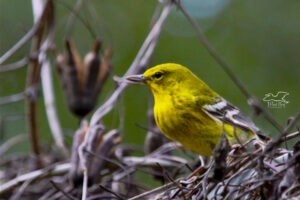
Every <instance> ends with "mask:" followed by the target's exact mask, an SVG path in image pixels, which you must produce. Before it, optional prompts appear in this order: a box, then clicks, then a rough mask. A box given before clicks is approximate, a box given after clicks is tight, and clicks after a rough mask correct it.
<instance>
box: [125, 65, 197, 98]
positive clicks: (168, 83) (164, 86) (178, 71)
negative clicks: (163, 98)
mask: <svg viewBox="0 0 300 200" xmlns="http://www.w3.org/2000/svg"><path fill="white" fill-rule="evenodd" d="M194 78H195V75H194V74H193V73H192V72H191V71H190V70H189V69H187V68H186V67H183V66H182V65H179V64H175V63H167V64H161V65H157V66H155V67H152V68H150V69H148V70H147V71H145V72H144V74H140V75H131V76H128V77H126V79H127V80H129V81H130V82H133V83H144V84H146V85H147V86H149V87H150V89H151V90H152V92H153V93H154V94H158V93H166V92H171V91H173V90H174V89H176V88H178V86H179V84H180V85H181V86H183V85H189V83H188V82H190V81H191V80H193V79H194Z"/></svg>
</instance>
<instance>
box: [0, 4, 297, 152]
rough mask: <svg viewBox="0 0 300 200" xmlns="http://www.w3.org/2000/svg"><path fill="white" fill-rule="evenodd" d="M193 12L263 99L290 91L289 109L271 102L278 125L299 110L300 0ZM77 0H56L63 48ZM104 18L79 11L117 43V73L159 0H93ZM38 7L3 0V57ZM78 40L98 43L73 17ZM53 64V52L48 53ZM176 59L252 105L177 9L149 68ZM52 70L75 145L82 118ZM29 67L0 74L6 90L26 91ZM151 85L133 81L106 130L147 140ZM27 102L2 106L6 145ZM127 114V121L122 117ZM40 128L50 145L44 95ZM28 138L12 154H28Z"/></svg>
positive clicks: (200, 7) (202, 7)
mask: <svg viewBox="0 0 300 200" xmlns="http://www.w3.org/2000/svg"><path fill="white" fill-rule="evenodd" d="M182 2H183V3H184V5H185V6H186V8H187V10H188V11H189V12H190V13H191V14H192V16H193V17H194V18H195V19H196V20H197V22H198V23H199V25H200V27H202V28H203V30H204V31H205V34H206V36H207V38H208V39H209V41H210V42H211V43H212V45H213V46H214V47H215V48H216V50H217V52H218V53H219V54H220V55H221V57H222V58H223V59H224V60H226V62H227V63H228V64H229V65H230V66H231V68H232V70H233V71H234V72H235V73H236V75H238V76H239V78H240V79H241V80H242V82H243V83H244V84H245V85H246V86H247V88H248V89H249V90H250V91H251V93H252V94H254V95H255V96H257V97H258V98H259V99H263V97H264V95H265V94H266V93H270V92H271V93H275V94H276V93H277V92H278V91H285V92H289V93H290V95H289V96H288V97H287V100H288V101H289V102H290V103H289V104H287V105H286V106H285V108H280V109H274V108H273V109H270V108H268V107H267V104H265V105H264V106H265V108H266V109H267V110H268V111H269V112H270V113H271V114H272V115H273V117H274V118H276V119H277V120H278V121H279V122H280V124H282V125H285V124H286V121H287V119H288V118H289V117H290V116H292V115H294V114H295V113H296V112H297V111H298V109H299V107H300V92H299V86H300V67H299V66H300V59H299V52H300V24H299V19H300V12H299V10H300V1H298V0H289V1H282V0H273V1H267V0H252V1H238V0H231V1H230V0H215V1H210V0H199V1H196V0H185V1H184V0H182ZM75 3H76V1H74V0H72V1H70V0H57V1H55V5H56V12H57V13H56V20H57V21H56V31H57V34H56V37H55V44H56V45H57V46H58V47H59V49H60V51H61V52H62V51H63V48H62V47H63V44H64V35H65V28H66V22H67V19H68V17H69V15H70V9H69V8H71V7H73V6H74V4H75ZM91 3H92V5H93V7H94V9H95V10H96V11H97V13H98V15H99V18H100V21H97V20H96V19H95V18H94V17H93V16H92V15H91V14H90V12H89V10H88V9H87V7H85V6H84V7H83V8H82V10H81V11H80V15H81V16H82V18H84V19H86V20H87V21H88V22H89V23H90V24H91V25H92V29H93V30H94V31H95V32H96V33H97V34H98V35H101V38H102V39H103V41H104V46H105V47H107V46H108V45H109V44H110V43H111V44H112V45H113V49H114V55H113V59H112V63H113V66H114V68H113V74H112V76H113V75H116V76H122V75H123V74H124V73H125V71H126V70H127V68H128V67H129V66H130V64H131V62H132V61H133V59H134V58H135V56H136V54H137V52H138V50H139V48H140V46H141V44H142V43H143V41H144V39H145V37H146V35H147V33H148V32H149V25H150V22H151V18H152V15H153V13H154V11H155V7H156V5H157V1H155V0H130V1H124V0H101V1H100V0H97V1H96V0H92V1H91ZM32 21H33V20H32V8H31V1H29V0H22V1H20V0H0V28H1V31H0V55H3V54H4V53H5V52H6V51H7V50H8V49H9V48H10V47H11V46H13V45H14V44H15V43H16V42H17V41H18V40H19V39H20V38H21V37H22V36H23V35H24V34H25V33H26V32H27V31H28V30H29V29H30V28H31V27H32ZM72 38H73V41H74V43H75V44H76V47H77V49H78V51H79V52H80V54H81V56H82V57H83V56H84V55H85V54H86V53H87V52H88V51H89V50H90V48H91V47H92V45H93V41H94V39H93V37H92V36H91V34H90V32H89V31H88V30H87V29H86V27H85V26H84V25H83V24H82V23H81V22H80V20H78V19H75V24H74V26H73V32H72ZM29 48H30V43H28V44H27V45H25V46H24V47H23V48H22V49H20V50H19V51H18V52H17V53H16V54H15V55H14V56H13V57H12V58H11V59H9V60H8V61H7V62H6V63H10V62H14V61H16V60H19V59H21V58H23V57H24V56H27V55H28V52H29ZM49 55H50V58H51V60H52V64H53V59H54V57H53V55H51V54H49ZM165 62H176V63H180V64H182V65H185V66H187V67H189V68H190V69H191V70H192V71H193V72H195V73H196V74H197V75H198V76H199V77H200V78H202V79H203V80H204V81H205V82H207V83H208V85H210V86H211V87H212V88H213V89H214V90H215V91H217V92H218V93H219V94H220V95H222V96H223V97H224V98H226V99H227V100H228V101H230V102H232V103H233V104H235V105H237V106H238V107H240V108H241V109H242V110H243V111H244V112H245V113H246V114H249V113H250V111H251V109H250V106H249V105H248V104H247V100H246V98H245V97H244V96H243V95H242V93H241V92H240V91H239V89H238V88H237V87H236V86H235V85H234V84H233V82H232V81H231V80H230V78H229V77H228V76H227V75H226V74H225V73H224V72H223V71H222V69H221V68H220V67H219V66H218V64H217V63H216V61H215V60H214V58H212V57H211V56H210V55H209V53H208V52H207V50H206V49H205V48H204V47H203V45H202V44H201V42H200V40H199V39H198V38H197V37H196V34H195V32H194V30H193V29H192V27H191V26H190V24H189V23H188V22H187V20H186V19H185V18H184V17H183V15H182V14H181V13H180V11H178V10H177V9H175V8H174V9H173V10H172V13H171V14H170V15H169V17H168V18H167V20H166V23H165V26H164V29H163V31H162V34H161V37H160V40H159V43H158V46H157V48H156V50H155V52H154V54H153V57H152V60H151V63H150V64H149V66H153V65H156V64H160V63H165ZM52 72H53V75H54V80H55V82H54V84H55V93H56V104H57V108H58V114H59V119H60V121H61V124H62V126H63V128H64V133H65V134H66V137H67V138H69V139H68V144H71V140H70V138H71V136H72V134H73V132H74V131H75V130H76V129H77V128H78V125H79V121H78V119H77V118H75V117H74V116H72V114H71V113H70V111H69V110H68V109H67V107H66V103H65V100H64V98H63V93H62V89H61V86H60V83H59V80H58V76H57V72H56V69H55V66H54V65H52ZM112 76H111V77H110V78H109V80H108V81H107V83H106V85H105V87H104V89H103V91H102V93H101V95H100V98H99V104H98V105H101V104H102V103H103V102H104V101H105V99H107V98H108V97H109V96H110V94H111V93H112V91H113V89H114V83H113V81H112ZM25 80H26V67H24V68H21V69H19V70H16V71H12V72H6V73H0V96H1V97H3V96H7V95H11V94H15V93H18V92H21V91H23V90H24V88H25ZM148 95H149V92H148V89H147V88H145V87H143V86H131V87H129V88H128V89H127V90H126V91H125V93H124V94H123V96H122V97H121V98H120V100H119V102H118V104H117V106H116V107H115V109H114V110H113V111H112V112H111V113H110V114H109V115H107V116H106V117H105V118H104V122H105V125H106V126H107V127H108V129H112V128H118V127H123V128H122V131H121V133H122V136H123V138H124V142H126V143H129V144H139V145H140V146H142V145H143V141H144V138H145V131H144V130H142V129H141V128H138V127H137V126H136V125H135V124H136V123H138V124H142V125H147V116H146V112H147V109H148ZM24 115H25V111H24V102H23V101H21V102H18V103H12V104H7V105H0V120H1V121H0V144H1V143H3V142H4V141H5V140H7V139H8V138H11V137H13V136H15V135H18V134H25V133H26V123H25V120H24ZM122 117H124V119H125V121H124V126H123V125H122V123H121V124H120V118H122ZM38 119H39V130H40V133H41V135H42V138H43V142H44V143H45V144H46V145H47V144H49V145H50V144H51V142H52V138H51V134H50V130H49V127H48V123H47V119H46V115H45V110H44V105H43V101H42V96H41V98H40V100H39V118H38ZM255 122H256V123H257V125H258V126H259V127H260V128H261V129H262V130H264V131H265V132H267V133H272V134H273V135H274V134H278V132H276V130H275V129H274V128H272V126H271V125H270V124H269V123H268V122H267V121H266V120H265V119H264V118H263V117H261V116H260V117H256V118H255ZM28 149H29V147H28V144H27V143H22V145H19V146H18V147H17V148H15V149H14V150H13V152H18V153H26V151H27V150H28Z"/></svg>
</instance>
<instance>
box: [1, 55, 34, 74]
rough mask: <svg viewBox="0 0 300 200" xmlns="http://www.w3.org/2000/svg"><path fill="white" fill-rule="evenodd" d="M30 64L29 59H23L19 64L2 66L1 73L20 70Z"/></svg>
mask: <svg viewBox="0 0 300 200" xmlns="http://www.w3.org/2000/svg"><path fill="white" fill-rule="evenodd" d="M28 62H29V59H28V58H27V57H25V58H23V59H21V60H19V61H17V62H14V63H11V64H7V65H1V66H0V73H1V72H9V71H13V70H16V69H20V68H21V67H25V66H26V64H28Z"/></svg>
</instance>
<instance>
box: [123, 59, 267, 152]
mask: <svg viewBox="0 0 300 200" xmlns="http://www.w3.org/2000/svg"><path fill="white" fill-rule="evenodd" d="M126 79H127V80H129V81H131V82H134V83H144V84H146V85H147V86H148V87H149V88H150V90H151V91H152V93H153V96H154V101H155V104H154V116H155V121H156V123H157V126H158V127H159V128H160V130H161V131H162V133H163V134H165V135H166V136H167V137H168V138H169V139H171V140H173V141H176V142H179V143H181V144H182V145H183V146H185V147H186V148H188V149H189V150H191V151H194V152H196V153H199V154H201V155H205V156H210V155H212V152H213V149H214V147H215V146H216V145H217V144H218V142H219V139H220V137H221V134H222V132H223V130H224V132H225V134H226V136H227V139H228V141H229V143H230V144H234V143H244V142H246V141H248V140H249V139H250V138H251V137H253V136H255V135H258V136H261V138H265V137H266V136H263V135H262V134H261V132H260V131H259V129H258V128H257V127H256V126H255V125H254V124H253V123H252V122H251V121H250V120H248V119H247V118H246V117H245V116H244V115H243V114H242V113H241V111H240V110H239V109H238V108H236V107H235V106H233V105H232V104H230V103H229V102H228V101H226V100H225V99H223V98H222V97H221V96H220V95H218V94H217V93H216V92H214V91H213V90H211V89H210V88H209V87H208V86H207V85H206V84H205V83H204V82H203V81H202V80H200V79H199V78H198V77H197V76H195V75H194V74H193V73H192V72H191V71H190V70H189V69H187V68H186V67H183V66H181V65H179V64H175V63H167V64H161V65H157V66H155V67H153V68H150V69H148V70H147V71H146V72H145V73H144V74H141V75H132V76H128V77H126Z"/></svg>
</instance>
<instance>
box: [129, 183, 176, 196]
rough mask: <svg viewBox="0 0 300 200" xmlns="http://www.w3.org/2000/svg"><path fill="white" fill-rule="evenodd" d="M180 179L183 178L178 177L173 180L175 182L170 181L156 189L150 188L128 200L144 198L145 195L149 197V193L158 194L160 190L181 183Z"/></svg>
mask: <svg viewBox="0 0 300 200" xmlns="http://www.w3.org/2000/svg"><path fill="white" fill-rule="evenodd" d="M180 180H182V179H177V180H175V181H173V182H170V183H168V184H165V185H163V186H160V187H158V188H155V189H153V190H150V191H147V192H144V193H142V194H139V195H137V196H134V197H132V198H130V199H128V200H138V199H143V198H145V197H147V196H149V195H153V194H157V193H159V192H163V191H166V190H168V189H170V188H172V187H174V186H176V184H179V183H180Z"/></svg>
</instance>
